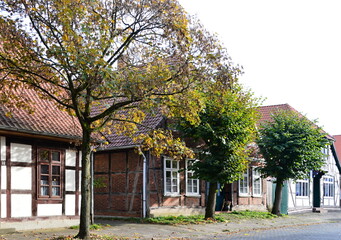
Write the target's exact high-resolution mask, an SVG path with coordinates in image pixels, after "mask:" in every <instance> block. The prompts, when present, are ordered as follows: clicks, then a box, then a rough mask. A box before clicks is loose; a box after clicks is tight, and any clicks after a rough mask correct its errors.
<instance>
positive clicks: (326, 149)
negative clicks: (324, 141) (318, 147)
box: [322, 147, 329, 161]
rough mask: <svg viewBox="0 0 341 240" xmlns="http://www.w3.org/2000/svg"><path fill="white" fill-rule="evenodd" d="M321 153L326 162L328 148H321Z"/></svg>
mask: <svg viewBox="0 0 341 240" xmlns="http://www.w3.org/2000/svg"><path fill="white" fill-rule="evenodd" d="M322 152H323V154H324V158H325V160H326V161H327V160H328V159H329V148H328V147H327V148H323V149H322Z"/></svg>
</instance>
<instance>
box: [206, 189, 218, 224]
mask: <svg viewBox="0 0 341 240" xmlns="http://www.w3.org/2000/svg"><path fill="white" fill-rule="evenodd" d="M217 187H218V183H216V182H215V183H210V189H209V191H208V199H207V203H206V209H205V219H208V218H214V217H215V204H216V196H217Z"/></svg>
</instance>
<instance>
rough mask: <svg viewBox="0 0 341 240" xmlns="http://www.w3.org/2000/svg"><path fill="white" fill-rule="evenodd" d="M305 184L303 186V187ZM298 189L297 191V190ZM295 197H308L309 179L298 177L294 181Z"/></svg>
mask: <svg viewBox="0 0 341 240" xmlns="http://www.w3.org/2000/svg"><path fill="white" fill-rule="evenodd" d="M304 186H305V187H304ZM298 189H299V191H297V190H298ZM295 190H296V197H302V198H303V197H309V195H310V194H309V193H310V189H309V180H308V179H300V180H297V181H296V184H295Z"/></svg>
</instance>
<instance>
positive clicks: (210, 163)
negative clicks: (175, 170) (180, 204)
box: [178, 85, 258, 219]
mask: <svg viewBox="0 0 341 240" xmlns="http://www.w3.org/2000/svg"><path fill="white" fill-rule="evenodd" d="M204 95H205V99H206V102H205V108H204V109H203V111H201V112H200V114H199V118H200V122H199V123H198V124H190V123H189V122H188V121H181V122H180V124H179V126H178V129H179V130H180V132H181V133H182V134H183V136H184V137H187V138H188V137H189V138H191V139H194V140H197V142H198V143H200V144H199V145H197V146H196V147H195V148H196V150H197V156H196V157H197V159H199V161H196V162H195V163H194V164H193V165H192V166H191V167H190V169H191V170H194V177H196V178H199V179H202V180H205V181H208V182H209V183H210V188H209V193H208V200H207V203H206V210H205V218H206V219H207V218H214V217H215V204H216V192H217V186H218V183H222V184H224V183H231V182H234V181H236V180H238V179H239V178H240V176H241V174H242V173H243V172H244V171H245V169H246V168H247V165H248V151H247V145H248V144H250V143H251V142H252V141H253V140H254V137H255V132H256V122H257V116H258V115H257V111H256V106H257V104H258V99H256V98H254V97H253V95H252V94H251V92H248V91H244V90H243V89H242V88H241V87H240V86H238V85H234V86H233V87H232V88H231V89H229V90H226V91H224V90H220V91H216V90H210V91H208V92H207V93H205V94H204Z"/></svg>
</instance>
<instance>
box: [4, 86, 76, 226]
mask: <svg viewBox="0 0 341 240" xmlns="http://www.w3.org/2000/svg"><path fill="white" fill-rule="evenodd" d="M25 91H26V92H25V94H26V96H27V98H28V100H29V101H30V102H29V104H30V105H31V106H32V107H34V112H33V113H28V112H26V111H25V110H23V109H17V108H11V109H10V108H6V107H4V106H0V113H1V114H0V160H1V166H0V173H1V177H0V189H1V197H0V227H1V228H15V229H17V230H23V229H37V228H47V227H63V226H70V225H77V224H78V223H79V210H80V175H81V165H80V153H79V151H78V148H77V144H76V143H77V142H79V139H80V138H79V136H81V135H80V129H79V127H78V126H77V125H76V124H75V122H74V119H72V117H70V116H69V115H68V114H67V113H66V112H62V111H60V110H59V109H57V108H56V106H54V105H53V103H51V102H50V101H47V100H42V99H39V98H38V97H37V96H36V94H35V93H34V92H33V90H27V89H26V90H25Z"/></svg>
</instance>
